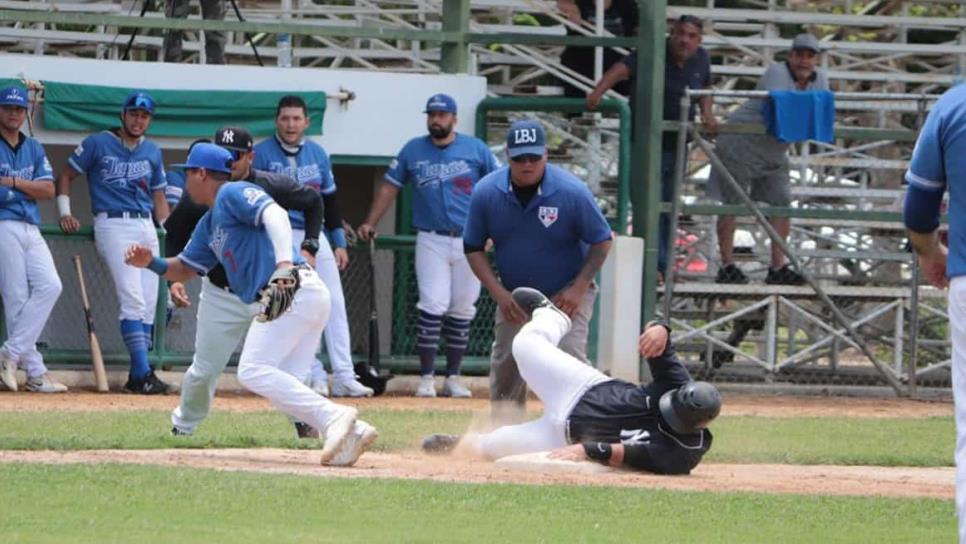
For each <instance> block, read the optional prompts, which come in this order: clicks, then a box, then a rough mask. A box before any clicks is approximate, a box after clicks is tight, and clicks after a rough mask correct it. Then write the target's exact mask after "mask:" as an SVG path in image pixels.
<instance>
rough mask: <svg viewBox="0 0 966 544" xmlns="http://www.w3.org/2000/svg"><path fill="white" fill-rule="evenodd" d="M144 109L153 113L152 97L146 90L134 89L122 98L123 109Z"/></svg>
mask: <svg viewBox="0 0 966 544" xmlns="http://www.w3.org/2000/svg"><path fill="white" fill-rule="evenodd" d="M131 110H144V111H146V112H148V113H150V114H151V115H154V99H153V98H151V95H149V94H148V93H146V92H143V91H135V92H133V93H131V94H129V95H127V98H125V99H124V108H123V111H131Z"/></svg>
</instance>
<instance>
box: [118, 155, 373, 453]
mask: <svg viewBox="0 0 966 544" xmlns="http://www.w3.org/2000/svg"><path fill="white" fill-rule="evenodd" d="M232 159H233V158H232V155H231V153H229V152H228V151H227V150H225V149H223V148H221V147H218V146H216V145H213V144H198V145H197V146H195V148H194V149H193V150H192V151H191V153H190V154H189V155H188V160H187V163H186V164H184V165H182V166H183V167H184V169H185V174H186V178H187V190H188V194H189V196H190V197H191V199H192V200H194V201H195V202H197V203H199V204H203V205H206V206H208V207H209V210H208V212H206V213H205V215H204V217H202V218H201V221H200V222H199V223H198V226H197V227H195V230H194V233H193V234H192V235H191V240H190V241H189V242H188V246H187V247H186V248H185V249H184V251H182V252H181V253H180V254H179V255H178V256H177V257H175V258H169V259H162V258H160V257H152V255H151V251H150V249H149V248H147V247H145V246H140V245H133V246H131V247H130V248H129V249H128V250H127V253H126V255H125V259H124V260H125V262H126V263H128V264H129V265H132V266H136V267H139V268H147V269H149V270H151V271H153V272H155V273H156V274H158V275H161V276H164V277H165V278H166V279H168V280H170V281H181V280H184V279H187V278H189V277H191V276H192V275H194V274H204V273H206V272H207V271H208V270H210V269H212V268H213V267H214V266H215V265H217V264H221V265H222V266H223V267H224V269H225V273H226V275H227V277H228V284H229V286H230V287H231V289H232V291H233V292H234V293H235V294H236V295H237V296H238V298H240V299H241V300H242V301H243V302H245V303H248V304H250V303H252V302H255V301H256V300H262V301H263V304H264V308H263V310H262V312H261V314H260V316H259V318H256V319H255V320H254V322H253V323H252V324H251V327H250V328H249V329H248V334H247V336H246V338H245V345H244V348H243V349H242V353H241V358H240V360H239V362H238V381H239V382H241V384H242V385H243V386H245V388H247V389H249V390H250V391H252V392H253V393H256V394H258V395H261V396H263V397H266V398H267V399H269V400H270V401H271V402H272V404H273V405H274V406H276V407H277V408H278V409H280V410H281V411H282V412H284V413H286V414H287V415H289V416H290V417H292V418H294V419H296V420H298V421H304V422H306V423H308V424H309V425H311V426H312V427H314V428H316V429H319V430H320V431H321V432H322V433H323V434H324V437H325V438H324V443H323V447H322V456H321V457H322V459H321V460H322V464H328V465H352V464H354V463H355V462H356V460H357V459H358V458H359V456H360V455H362V452H363V451H365V449H366V448H367V447H368V446H369V445H370V444H371V443H372V442H373V441H374V440H375V439H376V436H377V433H376V430H375V428H373V427H372V426H371V425H368V424H362V423H363V422H359V423H360V424H359V425H357V424H356V423H357V422H356V420H357V417H356V416H357V411H356V409H355V408H352V407H346V406H339V405H337V404H335V403H333V402H331V401H329V400H328V399H326V398H325V397H323V396H321V395H319V394H318V393H316V392H315V391H313V390H312V389H311V388H309V387H308V386H307V385H305V384H304V383H302V381H300V380H299V379H298V378H296V377H295V376H305V375H307V374H308V372H309V365H310V364H311V362H312V360H313V359H314V357H315V352H316V350H317V349H318V347H319V341H320V338H321V335H322V329H324V328H325V323H326V321H327V320H328V317H329V291H328V289H326V287H325V285H324V284H323V283H322V281H321V280H320V279H319V277H318V275H317V274H316V273H315V271H314V270H312V268H311V267H309V266H307V265H306V264H305V260H304V259H303V258H302V256H301V255H300V254H299V252H298V250H297V249H296V248H295V247H294V246H293V244H292V227H291V226H290V225H289V222H288V214H286V212H285V210H284V209H282V207H281V206H279V205H278V204H276V203H275V201H274V200H272V198H271V197H269V196H268V194H267V193H265V191H263V190H262V189H261V188H260V187H259V186H257V185H255V184H252V183H248V182H244V181H239V182H232V183H227V181H228V179H229V174H230V171H231V164H232Z"/></svg>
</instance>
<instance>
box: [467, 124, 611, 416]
mask: <svg viewBox="0 0 966 544" xmlns="http://www.w3.org/2000/svg"><path fill="white" fill-rule="evenodd" d="M545 141H546V137H545V134H544V131H543V127H542V126H541V125H540V123H539V122H537V121H530V120H524V121H517V122H515V123H513V124H512V125H510V129H509V130H508V131H507V158H508V159H509V160H510V165H509V166H508V167H506V168H501V169H499V170H497V171H496V172H493V173H492V174H490V175H488V176H486V177H485V178H483V179H482V180H481V181H480V183H479V185H478V186H477V188H476V191H474V192H473V198H472V199H471V201H470V210H469V214H468V216H467V220H466V230H465V232H464V233H463V245H464V246H465V251H466V257H467V259H468V260H469V263H470V266H471V267H472V268H473V272H474V273H475V274H476V276H477V277H478V278H480V281H482V283H483V286H484V287H486V289H487V291H489V292H490V296H492V297H493V300H495V301H496V303H497V304H498V305H499V311H497V313H496V323H495V325H494V330H493V336H494V338H493V351H492V353H491V356H490V400H492V401H494V410H496V411H501V410H502V409H503V406H501V405H500V404H497V401H510V402H509V403H508V404H507V405H505V406H506V407H507V408H508V409H509V411H511V412H516V411H517V410H516V408H518V407H519V408H522V407H523V404H524V403H525V402H526V395H527V384H526V382H524V381H523V379H522V378H521V377H520V373H519V371H518V370H517V363H516V360H515V359H514V356H513V352H512V349H511V346H512V342H513V337H514V336H516V334H517V332H518V331H519V330H520V327H522V326H523V323H524V322H525V321H526V315H525V313H524V312H523V311H522V310H521V309H520V307H519V306H518V305H517V303H516V302H514V301H513V298H512V297H511V296H510V292H511V291H512V290H513V289H516V288H517V287H531V288H534V289H538V290H539V291H541V292H542V293H544V294H546V295H547V296H549V297H551V298H552V299H553V303H554V304H555V305H556V306H557V307H558V308H560V310H562V311H563V312H564V313H565V314H567V316H568V317H569V318H570V319H571V321H572V322H573V324H572V326H571V327H570V329H569V331H568V332H567V333H566V334H565V335H563V337H562V338H561V339H560V349H561V350H563V351H564V352H566V353H569V354H570V355H572V356H573V357H575V358H576V359H578V360H580V361H583V362H587V355H586V353H587V332H588V330H589V324H590V318H591V315H592V314H593V309H594V300H595V299H596V298H597V286H596V284H595V283H594V278H595V277H596V276H597V272H598V270H600V267H601V265H603V264H604V260H605V259H606V258H607V253H608V252H609V251H610V245H611V229H610V226H609V225H608V224H607V220H606V219H604V216H603V214H601V212H600V208H598V207H597V203H596V201H595V200H594V195H593V194H591V192H590V190H589V189H587V186H586V185H585V184H584V183H583V182H582V181H581V180H579V179H577V177H576V176H574V175H573V174H571V173H570V172H568V171H566V170H564V169H563V168H560V167H559V166H554V165H551V164H547V148H546V144H545ZM487 240H492V241H493V248H494V261H495V264H496V270H497V271H498V272H499V277H497V274H496V273H495V272H494V271H493V268H492V267H491V266H490V261H489V259H488V258H487V256H486V253H485V246H486V242H487ZM513 415H516V414H513Z"/></svg>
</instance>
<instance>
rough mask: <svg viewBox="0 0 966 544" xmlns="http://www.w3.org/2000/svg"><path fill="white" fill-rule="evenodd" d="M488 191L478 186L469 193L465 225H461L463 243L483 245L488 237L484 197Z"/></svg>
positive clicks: (472, 245)
mask: <svg viewBox="0 0 966 544" xmlns="http://www.w3.org/2000/svg"><path fill="white" fill-rule="evenodd" d="M487 193H488V191H487V190H486V187H483V190H479V188H478V189H477V190H475V191H473V193H472V194H471V195H470V209H469V212H467V214H466V225H465V226H464V227H463V245H464V246H470V247H483V246H485V245H486V240H487V238H489V237H490V232H489V229H487V227H486V224H487V223H486V199H487V198H488V196H487Z"/></svg>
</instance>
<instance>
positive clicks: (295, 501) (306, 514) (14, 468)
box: [0, 465, 955, 544]
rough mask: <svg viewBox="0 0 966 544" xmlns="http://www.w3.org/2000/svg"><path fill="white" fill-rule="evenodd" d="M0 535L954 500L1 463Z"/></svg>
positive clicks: (497, 528) (388, 528)
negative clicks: (453, 482)
mask: <svg viewBox="0 0 966 544" xmlns="http://www.w3.org/2000/svg"><path fill="white" fill-rule="evenodd" d="M0 481H2V482H4V484H3V485H2V486H0V504H2V505H3V514H2V515H0V535H3V541H4V542H25V543H30V542H71V543H87V542H92V543H94V542H96V543H102V542H137V543H139V544H147V543H153V542H178V543H191V542H199V543H206V544H207V543H211V542H240V543H254V542H272V543H276V542H278V543H281V542H299V543H305V542H366V543H374V542H619V543H622V544H624V543H628V542H662V543H665V542H667V543H670V542H701V543H716V542H742V543H746V542H782V543H791V542H808V543H813V542H823V543H826V542H833V543H835V542H841V543H853V542H876V543H885V542H916V543H920V542H929V543H940V542H954V541H955V515H954V511H953V503H952V501H940V500H929V499H915V500H903V499H881V498H852V497H848V498H845V497H809V496H791V495H760V494H750V493H731V494H717V493H692V492H688V493H684V492H671V491H656V490H644V489H623V488H602V487H599V488H595V487H561V486H519V485H503V484H498V485H493V484H487V485H472V484H448V483H434V482H421V481H402V480H367V479H338V478H332V479H328V478H314V477H298V476H286V475H268V474H247V473H232V472H216V471H207V470H199V469H181V468H159V467H144V466H131V465H90V466H87V465H74V466H53V465H2V466H0Z"/></svg>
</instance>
